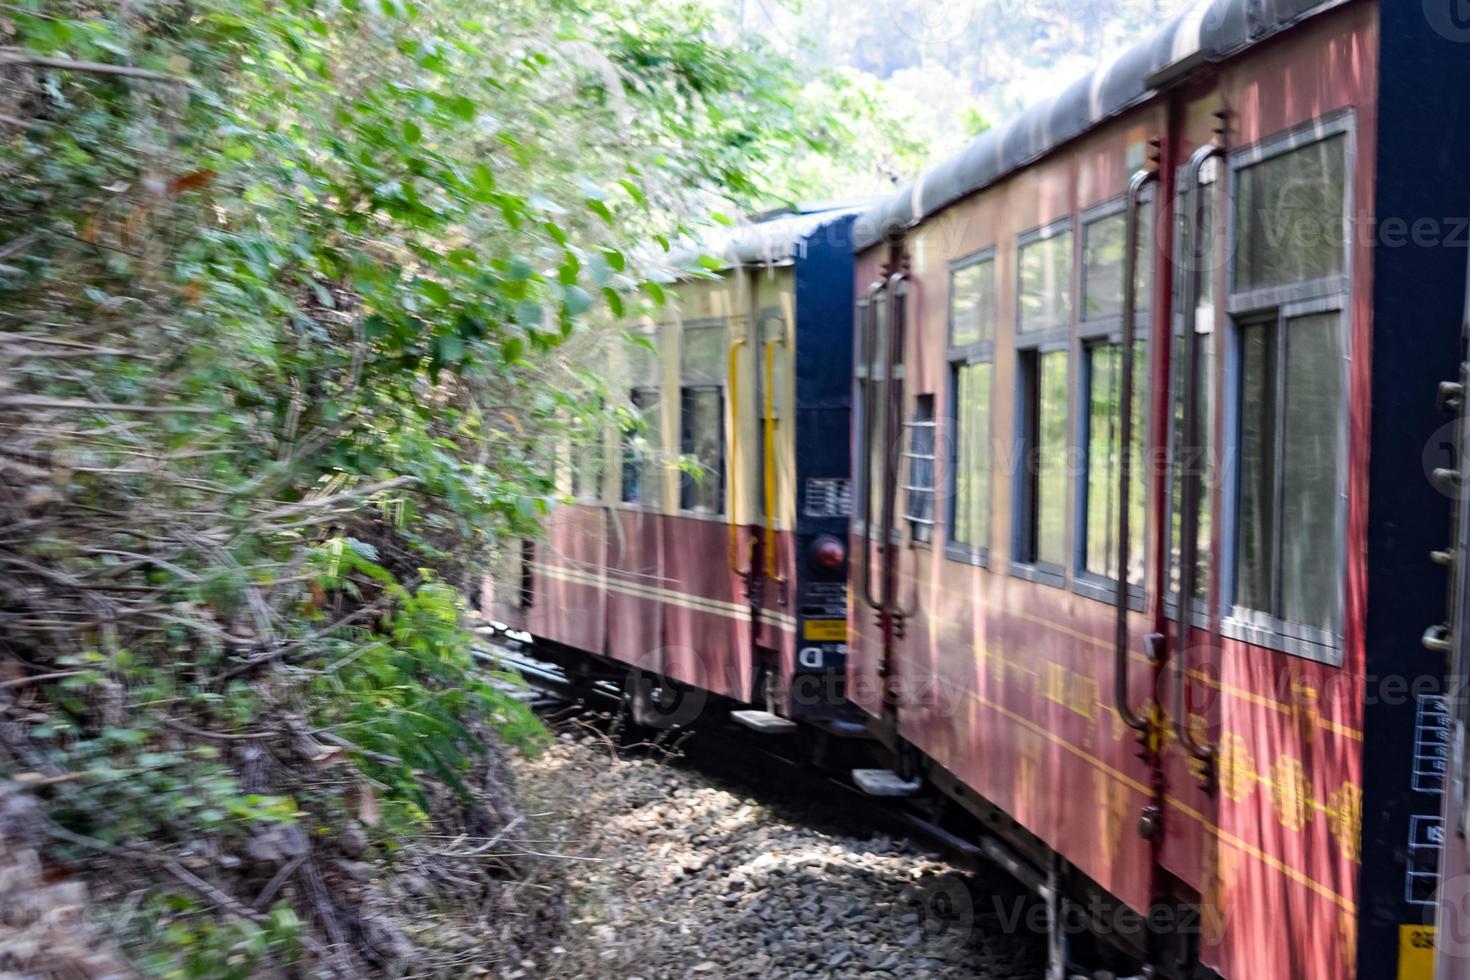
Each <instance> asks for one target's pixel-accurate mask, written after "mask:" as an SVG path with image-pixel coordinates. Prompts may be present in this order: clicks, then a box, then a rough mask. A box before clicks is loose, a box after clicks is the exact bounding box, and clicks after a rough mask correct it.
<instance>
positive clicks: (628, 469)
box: [621, 388, 662, 507]
mask: <svg viewBox="0 0 1470 980" xmlns="http://www.w3.org/2000/svg"><path fill="white" fill-rule="evenodd" d="M630 401H631V403H632V415H633V418H632V419H630V420H629V424H628V425H627V426H625V427H624V429H623V489H622V497H621V499H622V501H623V503H625V504H644V505H645V506H649V507H657V506H658V502H659V492H658V491H659V476H660V468H659V447H660V445H661V444H662V439H661V435H660V432H659V411H658V407H659V397H658V389H656V388H635V389H633V392H632V395H631V398H630Z"/></svg>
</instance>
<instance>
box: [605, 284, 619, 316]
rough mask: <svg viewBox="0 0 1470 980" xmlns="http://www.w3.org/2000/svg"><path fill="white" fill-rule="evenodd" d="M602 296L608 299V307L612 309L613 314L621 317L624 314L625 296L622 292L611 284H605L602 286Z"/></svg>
mask: <svg viewBox="0 0 1470 980" xmlns="http://www.w3.org/2000/svg"><path fill="white" fill-rule="evenodd" d="M602 298H603V299H605V300H607V308H608V309H609V310H611V311H612V315H613V316H615V317H619V318H621V317H622V316H623V297H622V294H621V293H619V292H618V291H617V290H616V289H613V288H612V287H611V286H604V287H602Z"/></svg>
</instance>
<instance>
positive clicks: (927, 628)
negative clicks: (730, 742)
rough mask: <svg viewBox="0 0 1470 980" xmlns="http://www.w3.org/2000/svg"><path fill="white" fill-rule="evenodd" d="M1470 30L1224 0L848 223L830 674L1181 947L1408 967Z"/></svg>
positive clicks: (1199, 961)
mask: <svg viewBox="0 0 1470 980" xmlns="http://www.w3.org/2000/svg"><path fill="white" fill-rule="evenodd" d="M1466 34H1467V31H1466V30H1465V29H1464V26H1463V25H1459V24H1458V22H1456V21H1454V20H1452V18H1451V17H1450V15H1449V12H1445V11H1441V10H1440V6H1439V5H1437V4H1434V3H1427V4H1420V3H1417V2H1415V3H1409V2H1394V3H1383V4H1379V3H1376V2H1370V0H1359V2H1351V0H1349V2H1323V3H1313V2H1307V0H1214V2H1206V3H1203V4H1202V5H1200V6H1199V7H1197V8H1196V9H1195V10H1194V11H1192V12H1191V13H1189V14H1186V15H1184V16H1183V17H1181V18H1179V19H1178V20H1176V21H1174V22H1172V23H1170V24H1168V25H1167V26H1165V27H1164V28H1163V29H1161V30H1160V31H1159V32H1158V33H1157V34H1156V35H1155V36H1153V37H1151V38H1149V39H1148V40H1146V41H1144V42H1143V43H1141V44H1139V45H1137V46H1135V47H1133V48H1132V49H1131V50H1129V51H1127V52H1125V53H1124V54H1123V55H1122V56H1121V57H1119V58H1117V59H1115V60H1114V61H1113V62H1111V63H1110V64H1108V65H1106V66H1105V67H1103V68H1101V69H1100V70H1099V71H1097V72H1096V73H1095V74H1094V75H1092V76H1091V77H1089V78H1087V79H1084V80H1082V81H1080V82H1079V83H1078V84H1076V85H1074V86H1073V87H1072V88H1070V89H1068V90H1067V91H1066V92H1065V93H1064V94H1063V95H1062V96H1060V97H1059V98H1057V99H1055V100H1053V101H1051V102H1048V103H1046V104H1044V105H1041V106H1038V107H1036V108H1034V109H1032V110H1031V111H1029V112H1027V113H1025V114H1023V115H1021V116H1020V117H1019V118H1017V119H1016V120H1014V121H1013V122H1011V123H1010V124H1009V125H1007V126H1004V127H1002V128H1000V129H998V130H995V131H993V132H990V133H987V134H985V135H983V136H981V137H980V138H979V139H978V140H977V141H976V142H975V143H974V144H973V145H971V146H970V147H969V148H968V149H967V150H965V151H964V152H962V153H961V154H960V155H958V156H957V157H955V158H954V159H951V160H949V161H946V162H944V163H942V164H940V165H939V166H937V167H935V168H933V169H932V170H930V171H928V172H926V173H925V174H924V175H922V176H921V177H920V178H919V179H918V180H917V181H916V182H915V183H914V184H913V185H912V186H910V187H907V188H905V189H903V190H902V191H900V192H899V193H898V194H896V195H894V196H893V197H892V198H891V199H890V200H888V201H885V202H883V203H882V204H880V205H879V206H877V207H876V208H875V209H873V210H872V211H871V212H870V213H868V214H866V215H864V217H863V218H861V219H860V220H859V222H858V225H857V226H856V229H855V235H856V238H857V243H858V249H859V252H858V258H857V273H856V276H855V296H856V306H857V313H858V316H857V320H858V330H857V335H858V348H857V380H856V384H855V395H856V398H857V401H856V402H855V404H856V405H857V406H858V408H857V410H856V411H855V420H856V425H855V438H854V445H855V450H854V452H855V455H854V459H855V460H856V461H857V472H858V473H859V474H860V476H859V480H858V482H859V485H860V486H859V488H858V489H859V494H858V500H857V504H856V510H855V513H854V523H853V532H852V537H851V548H850V550H851V552H852V555H853V563H852V573H851V583H852V584H851V593H852V604H853V610H854V612H853V615H852V617H851V621H850V635H849V647H848V649H849V655H848V665H847V669H848V691H849V696H850V697H851V698H852V699H853V700H854V701H855V702H856V703H858V704H859V705H860V706H861V707H862V709H863V710H864V711H865V712H866V713H867V715H868V716H869V719H870V727H871V728H872V729H873V730H874V731H875V732H876V733H877V734H878V735H879V737H881V738H882V739H883V740H884V742H885V743H886V744H887V745H888V746H889V747H890V748H891V749H892V753H893V757H894V759H895V763H894V764H895V766H897V767H898V768H899V770H900V773H899V774H900V776H902V777H909V776H919V775H922V776H924V777H925V778H927V780H928V781H930V782H932V783H933V784H935V785H937V786H938V787H940V788H941V789H942V790H944V791H945V792H946V793H947V794H949V796H951V797H952V798H953V799H955V800H957V801H959V802H960V803H962V804H964V805H965V806H967V807H968V808H969V809H970V810H972V811H973V812H975V813H977V814H979V815H980V816H981V817H982V818H984V819H985V820H987V821H988V822H989V823H990V825H991V826H992V827H994V828H995V829H996V830H997V832H1000V833H1002V834H1003V835H1004V836H1007V837H1008V838H1009V839H1010V841H1011V843H1012V844H1014V845H1016V846H1017V848H1018V849H1019V850H1021V851H1022V852H1023V854H1024V855H1025V856H1027V857H1029V858H1030V859H1031V860H1032V861H1034V862H1035V863H1036V864H1037V865H1038V866H1039V867H1040V868H1041V869H1043V870H1044V871H1046V872H1048V873H1050V874H1051V875H1052V876H1053V877H1054V880H1055V881H1056V883H1057V884H1058V885H1060V886H1063V888H1062V889H1061V890H1063V891H1065V892H1067V893H1068V894H1072V895H1079V894H1088V893H1094V894H1095V895H1097V896H1101V897H1102V898H1104V899H1106V898H1109V897H1113V898H1116V899H1117V900H1120V901H1121V903H1123V908H1124V909H1131V910H1134V911H1136V912H1146V911H1148V912H1153V913H1155V914H1156V915H1157V918H1155V919H1154V920H1153V921H1152V922H1151V924H1150V927H1149V928H1142V927H1139V928H1137V929H1136V930H1135V931H1133V933H1132V938H1133V939H1134V940H1136V945H1137V947H1138V948H1139V949H1140V951H1141V952H1142V953H1143V955H1145V956H1146V957H1147V958H1148V959H1149V960H1150V961H1151V962H1152V963H1153V964H1154V965H1155V967H1156V968H1157V969H1159V970H1160V971H1162V972H1163V973H1165V974H1168V975H1176V976H1186V975H1193V974H1194V973H1195V972H1201V971H1206V970H1208V971H1214V972H1215V973H1218V974H1219V975H1220V976H1223V977H1228V978H1239V980H1287V978H1300V980H1330V978H1346V977H1367V978H1374V980H1377V978H1388V977H1395V976H1397V977H1401V978H1410V980H1416V978H1421V977H1428V976H1430V969H1431V964H1432V959H1433V952H1432V948H1431V947H1432V944H1433V928H1432V921H1433V903H1434V895H1435V889H1436V887H1437V875H1436V863H1437V861H1438V857H1439V848H1438V843H1439V841H1440V840H1441V838H1442V829H1441V827H1440V825H1439V820H1440V817H1439V808H1440V800H1441V792H1442V788H1443V760H1442V757H1441V756H1440V754H1439V753H1441V751H1442V741H1441V739H1442V733H1443V722H1444V711H1443V707H1444V702H1443V699H1442V698H1441V697H1440V696H1439V693H1438V691H1439V689H1438V686H1437V685H1438V683H1439V680H1440V678H1441V677H1442V664H1440V663H1439V661H1438V660H1437V655H1436V654H1435V653H1433V652H1432V651H1425V650H1423V649H1422V648H1421V647H1420V646H1419V644H1418V637H1419V630H1420V628H1421V627H1422V625H1423V623H1424V622H1427V621H1429V620H1430V618H1431V617H1432V616H1433V615H1434V610H1433V606H1434V604H1435V602H1436V597H1437V596H1442V595H1443V588H1444V586H1443V581H1442V577H1440V578H1437V577H1436V576H1437V575H1439V576H1442V572H1438V571H1437V570H1435V569H1432V568H1431V567H1430V566H1429V565H1428V563H1427V562H1426V561H1425V560H1424V556H1425V555H1427V554H1428V552H1429V551H1430V550H1431V549H1432V548H1435V547H1441V546H1443V544H1444V541H1445V540H1446V537H1447V534H1448V531H1447V528H1446V524H1447V521H1446V517H1445V512H1446V508H1445V507H1444V506H1443V502H1442V498H1439V497H1438V496H1437V494H1436V491H1435V490H1434V489H1433V487H1432V486H1431V485H1430V483H1429V481H1428V480H1426V479H1425V478H1424V476H1423V465H1422V462H1421V455H1422V450H1423V447H1424V439H1425V437H1426V436H1427V434H1428V433H1429V432H1431V431H1432V430H1433V428H1434V425H1435V424H1436V423H1435V422H1434V421H1433V419H1432V413H1433V407H1432V403H1433V397H1432V391H1433V385H1434V383H1435V382H1436V381H1438V380H1439V378H1438V372H1439V371H1440V370H1441V367H1440V366H1441V365H1443V364H1444V363H1447V362H1450V361H1452V360H1453V352H1454V350H1455V339H1456V328H1457V326H1458V321H1459V316H1458V305H1459V302H1460V293H1461V285H1460V281H1461V279H1462V278H1463V268H1462V266H1463V263H1464V253H1463V245H1464V241H1463V228H1464V225H1463V222H1461V221H1458V219H1459V216H1461V215H1464V214H1466V213H1467V212H1470V208H1467V200H1470V198H1467V182H1466V181H1465V179H1464V174H1463V172H1462V171H1463V163H1464V161H1465V160H1467V159H1470V156H1467V149H1470V126H1467V124H1466V120H1465V119H1464V113H1463V110H1462V107H1461V106H1460V104H1459V95H1458V93H1459V92H1461V91H1463V88H1462V86H1463V84H1464V82H1465V80H1466V76H1467V72H1470V47H1467V46H1466V45H1465V44H1464V43H1463V42H1464V40H1465V38H1466ZM1414 228H1419V229H1420V233H1419V234H1415V233H1413V229H1414ZM1456 228H1458V229H1459V233H1460V235H1461V239H1460V241H1458V242H1456V241H1454V236H1455V234H1456V232H1455V229H1456ZM1457 246H1458V247H1457ZM936 435H937V438H936ZM1180 596H1187V597H1189V598H1188V600H1187V601H1183V602H1181V599H1180ZM1181 606H1183V607H1185V609H1184V612H1185V613H1186V615H1185V616H1184V617H1183V621H1184V628H1183V629H1182V630H1181V625H1180V619H1181V616H1180V613H1181ZM1108 908H1109V905H1108V903H1107V902H1106V901H1103V902H1101V903H1099V904H1097V905H1096V906H1095V907H1093V908H1091V909H1089V912H1090V914H1092V915H1093V918H1094V920H1095V922H1094V924H1095V925H1097V926H1098V927H1099V928H1101V929H1103V930H1105V931H1111V932H1113V933H1115V934H1116V933H1118V932H1120V931H1123V932H1127V931H1128V928H1127V926H1125V923H1132V922H1133V919H1131V918H1130V917H1129V916H1127V915H1122V917H1121V918H1118V917H1110V916H1112V913H1108V912H1106V911H1105V910H1106V909H1108ZM1125 938H1126V937H1125Z"/></svg>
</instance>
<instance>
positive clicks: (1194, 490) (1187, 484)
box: [1174, 143, 1225, 778]
mask: <svg viewBox="0 0 1470 980" xmlns="http://www.w3.org/2000/svg"><path fill="white" fill-rule="evenodd" d="M1223 156H1225V147H1223V146H1221V145H1220V144H1219V143H1210V144H1208V145H1206V146H1202V147H1200V148H1199V149H1198V150H1195V151H1194V156H1192V157H1190V159H1189V170H1188V176H1189V201H1190V204H1189V225H1188V230H1189V243H1190V244H1189V258H1190V267H1189V269H1188V270H1187V273H1186V275H1185V282H1186V283H1187V284H1188V285H1187V287H1186V289H1185V294H1184V300H1185V304H1184V363H1183V365H1182V367H1183V370H1182V371H1181V372H1180V375H1181V380H1182V382H1183V384H1184V419H1183V423H1184V424H1183V429H1184V432H1183V439H1182V440H1181V441H1180V445H1179V450H1178V458H1176V459H1175V464H1174V468H1175V470H1176V471H1177V470H1178V467H1179V462H1180V459H1183V460H1184V461H1186V462H1189V463H1191V464H1192V465H1198V464H1199V462H1201V461H1200V460H1199V445H1200V436H1199V385H1200V377H1199V329H1198V324H1197V323H1196V322H1195V321H1196V318H1197V317H1198V315H1199V300H1200V293H1201V282H1202V280H1201V277H1202V275H1203V270H1202V269H1201V268H1200V267H1201V266H1202V265H1203V264H1204V238H1205V228H1204V226H1203V222H1202V220H1201V219H1202V217H1203V215H1204V194H1203V192H1202V187H1201V184H1200V174H1201V173H1202V172H1203V171H1204V168H1205V165H1206V164H1207V163H1209V162H1210V161H1211V160H1216V159H1219V158H1221V157H1223ZM1195 476H1196V474H1193V473H1185V474H1184V480H1183V481H1182V483H1183V485H1182V487H1181V488H1180V493H1179V510H1180V515H1179V642H1178V649H1177V651H1176V652H1175V655H1174V734H1175V735H1176V736H1177V737H1178V739H1179V744H1180V745H1182V746H1184V748H1185V750H1186V751H1187V752H1189V754H1190V755H1191V756H1193V757H1194V758H1196V759H1198V760H1200V761H1201V762H1204V763H1206V764H1208V763H1211V762H1213V761H1214V759H1215V746H1213V745H1207V744H1205V743H1203V742H1200V741H1198V740H1197V739H1196V738H1195V737H1194V732H1193V731H1192V730H1191V729H1190V727H1189V697H1188V680H1189V661H1190V651H1189V634H1190V632H1191V631H1192V629H1193V625H1194V617H1193V615H1192V607H1193V605H1194V590H1195V583H1196V580H1197V576H1198V568H1197V567H1196V566H1197V565H1198V564H1199V484H1200V481H1199V480H1197V479H1195ZM1207 778H1208V776H1207Z"/></svg>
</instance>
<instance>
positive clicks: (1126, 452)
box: [1113, 169, 1159, 732]
mask: <svg viewBox="0 0 1470 980" xmlns="http://www.w3.org/2000/svg"><path fill="white" fill-rule="evenodd" d="M1158 179H1159V175H1158V174H1157V173H1155V172H1154V171H1152V170H1147V169H1145V170H1140V171H1138V172H1137V173H1136V174H1134V175H1133V179H1132V180H1130V181H1129V182H1128V214H1127V219H1126V223H1125V226H1124V228H1125V230H1124V236H1125V237H1124V240H1123V391H1122V403H1121V404H1120V405H1119V406H1118V415H1119V423H1120V424H1119V429H1120V430H1121V431H1120V432H1119V436H1120V438H1121V440H1122V442H1121V444H1120V446H1119V449H1120V456H1119V466H1118V481H1119V484H1120V486H1119V488H1118V597H1117V602H1118V608H1117V618H1116V620H1115V623H1114V629H1113V701H1114V703H1115V706H1116V707H1117V709H1118V716H1119V717H1121V718H1122V719H1123V722H1124V724H1126V725H1127V726H1128V727H1129V728H1132V729H1133V730H1134V731H1137V732H1145V731H1147V730H1148V728H1149V720H1148V719H1147V718H1145V717H1144V716H1142V715H1140V714H1137V713H1135V712H1134V710H1133V708H1132V707H1131V706H1130V705H1129V702H1128V560H1129V558H1131V557H1132V556H1131V555H1130V553H1129V552H1130V550H1131V549H1130V548H1129V538H1130V537H1131V535H1130V534H1129V527H1128V523H1129V517H1130V514H1129V509H1130V508H1129V504H1130V502H1131V496H1132V484H1133V375H1134V370H1135V368H1136V365H1135V364H1134V363H1133V344H1134V334H1135V332H1136V331H1135V323H1134V320H1135V319H1136V317H1137V312H1138V281H1137V280H1138V207H1139V203H1140V201H1141V199H1142V195H1143V190H1144V188H1146V187H1148V186H1149V185H1150V184H1152V183H1155V182H1157V181H1158Z"/></svg>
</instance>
